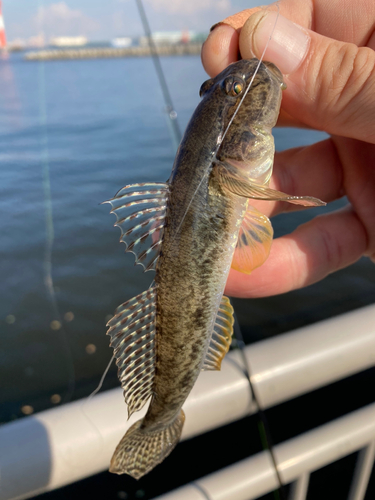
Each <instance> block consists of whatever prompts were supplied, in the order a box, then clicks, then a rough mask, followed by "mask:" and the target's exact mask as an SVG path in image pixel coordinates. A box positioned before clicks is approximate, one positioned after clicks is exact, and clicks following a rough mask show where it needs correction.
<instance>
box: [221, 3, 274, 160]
mask: <svg viewBox="0 0 375 500" xmlns="http://www.w3.org/2000/svg"><path fill="white" fill-rule="evenodd" d="M276 7H277V15H276V19H275V22H274V25H273V27H272V31H271V33H270V36H269V37H268V40H267V43H266V46H265V47H264V50H263V52H262V55H261V56H260V59H259V61H258V64H257V66H256V68H255V71H254V74H253V76H252V77H251V79H250V82H249V84H248V86H247V87H246V90H245V92H244V94H243V96H242V98H241V100H240V102H239V104H238V106H237V108H236V109H235V111H234V113H233V116H232V118H231V119H230V120H229V123H228V126H227V128H226V129H225V131H224V134H223V135H222V137H221V139H220V141H219V142H218V145H217V148H216V152H215V156H216V153H217V152H218V150H219V148H220V146H221V144H222V142H223V140H224V137H225V136H226V135H227V132H228V130H229V127H230V126H231V125H232V122H233V120H234V119H235V117H236V115H237V113H238V111H239V109H240V107H241V105H242V103H243V101H244V99H245V97H246V96H247V94H248V92H249V90H250V88H251V86H252V84H253V81H254V78H255V77H256V75H257V73H258V71H259V68H260V65H261V64H262V61H263V59H264V54H265V53H266V50H267V48H268V45H269V43H270V41H271V40H272V36H273V33H274V31H275V28H276V24H277V21H278V19H279V16H280V6H279V1H277V2H276ZM265 10H267V9H265Z"/></svg>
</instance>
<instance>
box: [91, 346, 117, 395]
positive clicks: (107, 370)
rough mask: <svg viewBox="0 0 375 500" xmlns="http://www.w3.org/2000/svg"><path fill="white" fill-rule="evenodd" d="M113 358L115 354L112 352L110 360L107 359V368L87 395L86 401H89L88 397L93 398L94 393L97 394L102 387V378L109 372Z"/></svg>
mask: <svg viewBox="0 0 375 500" xmlns="http://www.w3.org/2000/svg"><path fill="white" fill-rule="evenodd" d="M114 359H115V355H114V354H113V355H112V358H111V359H110V361H109V363H108V365H107V368H106V369H105V370H104V373H103V375H102V378H101V379H100V381H99V384H98V385H97V387H96V389H94V390H93V391H92V393H91V394H90V395H89V396H88V397H87V401H90V399H91V398H93V397H94V396H95V394H98V392H99V391H100V389H101V388H102V386H103V383H104V379H105V378H106V376H107V373H108V372H109V369H110V368H111V365H112V363H113V360H114Z"/></svg>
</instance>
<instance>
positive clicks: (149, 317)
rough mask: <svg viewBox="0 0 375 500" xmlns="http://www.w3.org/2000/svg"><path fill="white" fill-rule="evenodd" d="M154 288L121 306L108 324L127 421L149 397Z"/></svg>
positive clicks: (151, 375)
mask: <svg viewBox="0 0 375 500" xmlns="http://www.w3.org/2000/svg"><path fill="white" fill-rule="evenodd" d="M155 296H156V292H155V288H149V289H148V290H146V291H145V292H143V293H141V294H140V295H137V296H136V297H134V298H133V299H131V300H128V301H127V302H125V303H124V304H122V305H120V306H119V307H118V308H117V309H116V312H115V315H114V316H113V318H112V319H111V320H110V321H109V322H108V324H107V326H109V327H110V328H109V330H108V331H107V335H109V336H110V338H111V341H110V346H111V347H113V350H114V356H115V358H116V364H117V366H118V378H119V380H120V383H121V387H122V388H123V390H124V398H125V403H126V404H127V405H128V415H129V417H130V416H131V415H132V414H133V413H134V412H135V411H139V410H141V409H142V408H143V406H144V405H145V403H146V401H147V400H148V399H149V398H150V396H151V395H152V388H153V383H154V375H155Z"/></svg>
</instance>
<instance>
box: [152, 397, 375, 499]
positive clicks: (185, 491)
mask: <svg viewBox="0 0 375 500" xmlns="http://www.w3.org/2000/svg"><path fill="white" fill-rule="evenodd" d="M374 443H375V403H374V404H372V405H369V406H366V407H364V408H361V409H360V410H357V411H355V412H353V413H350V414H348V415H345V416H344V417H340V418H338V419H336V420H333V421H332V422H329V423H328V424H325V425H322V426H320V427H318V428H316V429H313V430H311V431H309V432H306V433H304V434H301V435H300V436H297V437H295V438H293V439H290V440H288V441H286V442H284V443H281V444H278V445H276V446H275V447H274V455H275V459H276V463H277V466H278V470H279V474H280V477H281V480H282V482H283V483H284V484H289V483H293V486H292V488H291V492H290V496H289V500H305V499H306V495H307V490H308V483H309V475H310V473H311V472H313V471H315V470H317V469H320V468H321V467H324V466H325V465H327V464H329V463H331V462H335V461H336V460H339V459H340V458H343V457H345V456H346V455H349V454H350V453H353V452H355V451H357V450H360V449H362V451H361V452H360V454H359V457H358V460H357V466H356V470H355V474H354V477H353V481H352V486H351V490H350V494H349V498H348V500H363V498H364V494H365V491H366V487H367V483H368V479H369V477H370V472H371V468H372V464H373V462H374ZM277 487H278V481H277V477H276V473H275V468H274V466H273V463H272V460H271V457H270V455H269V452H268V451H263V452H261V453H258V454H256V455H254V456H252V457H249V458H246V459H245V460H242V461H241V462H238V463H236V464H234V465H231V466H229V467H226V468H225V469H222V470H219V471H217V472H214V473H213V474H210V475H209V476H206V477H204V478H201V479H199V480H198V481H196V482H195V483H192V484H189V485H187V486H184V487H182V488H179V489H178V490H175V491H173V492H171V493H168V494H166V495H163V496H161V497H158V499H157V500H207V499H210V500H253V499H256V498H258V497H260V496H261V495H265V494H266V493H269V492H271V491H273V490H274V489H276V488H277ZM203 492H204V493H203Z"/></svg>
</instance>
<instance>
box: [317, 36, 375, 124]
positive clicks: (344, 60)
mask: <svg viewBox="0 0 375 500" xmlns="http://www.w3.org/2000/svg"><path fill="white" fill-rule="evenodd" d="M316 83H317V86H316V89H317V94H316V96H317V101H318V104H319V107H320V108H321V109H322V111H323V113H322V117H323V120H324V119H325V120H327V121H328V120H331V119H332V116H334V117H337V116H338V115H339V116H340V120H341V121H342V123H343V124H346V123H348V122H352V123H353V120H354V121H355V120H357V119H360V120H361V122H366V115H368V117H369V118H370V116H373V113H374V109H373V107H374V106H373V105H371V101H370V105H369V99H368V95H369V94H371V93H372V94H373V93H374V91H375V52H374V51H372V50H371V49H369V48H367V47H360V48H359V47H357V46H356V45H354V44H349V43H342V42H334V43H332V44H330V45H329V46H328V47H327V48H326V50H325V52H324V53H323V55H322V57H321V59H320V66H319V77H318V79H317V81H316ZM366 97H367V98H366ZM369 121H370V120H369Z"/></svg>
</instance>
